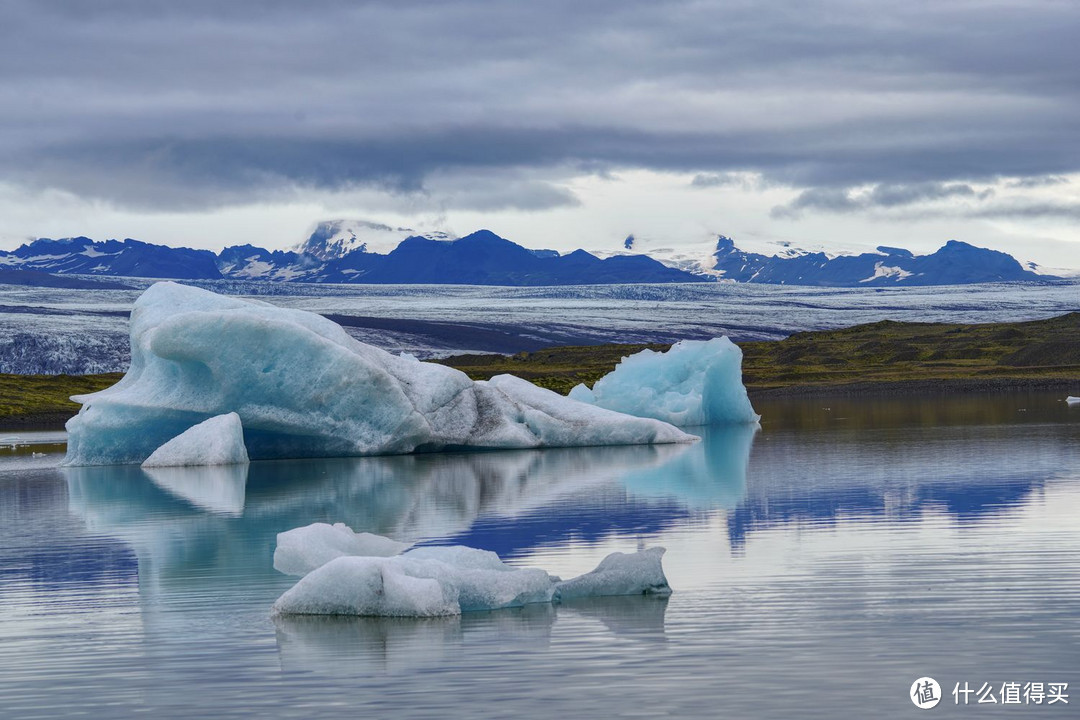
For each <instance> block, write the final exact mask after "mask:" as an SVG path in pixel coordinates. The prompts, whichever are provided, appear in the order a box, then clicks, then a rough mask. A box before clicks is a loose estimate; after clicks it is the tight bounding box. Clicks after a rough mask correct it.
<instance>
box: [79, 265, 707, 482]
mask: <svg viewBox="0 0 1080 720" xmlns="http://www.w3.org/2000/svg"><path fill="white" fill-rule="evenodd" d="M130 334H131V367H130V368H129V369H128V372H127V374H126V375H125V376H124V377H123V378H122V379H121V380H120V382H118V383H117V384H116V385H114V386H112V387H110V388H108V389H106V390H103V391H101V392H98V393H94V394H92V395H83V396H76V397H75V398H73V399H75V400H76V401H77V402H81V403H82V404H83V408H82V409H81V410H80V412H79V414H78V415H77V416H75V417H74V418H72V419H71V420H69V421H68V424H67V429H68V454H67V458H66V459H65V463H66V464H68V465H108V464H119V463H140V462H142V461H143V460H145V459H146V458H147V457H148V456H150V454H151V453H152V452H154V450H155V449H157V448H158V447H159V446H160V445H162V444H163V443H165V442H166V441H168V440H170V439H171V438H174V437H176V436H177V435H179V434H181V433H183V432H184V431H186V430H188V429H189V428H191V427H192V426H194V425H196V424H198V423H200V422H202V421H204V420H206V419H208V418H211V417H214V416H216V415H223V414H227V413H236V414H237V415H238V416H239V418H240V420H241V422H242V424H243V439H244V444H245V445H246V447H247V452H248V455H249V457H250V458H251V459H253V460H257V459H268V458H286V457H334V456H357V455H380V454H398V453H411V452H421V451H434V450H441V449H454V448H536V447H554V446H587V445H630V444H647V443H678V442H693V441H694V440H695V439H696V438H695V437H694V436H693V435H688V434H686V433H684V432H682V431H681V430H678V429H677V428H675V427H673V426H671V425H669V424H667V423H664V422H660V421H657V420H654V419H646V418H640V417H631V416H629V415H624V414H620V413H618V412H612V411H610V410H604V409H602V408H598V407H592V406H589V405H587V404H583V403H579V402H577V401H575V400H572V399H568V398H565V397H563V396H561V395H558V394H557V393H554V392H550V391H548V390H543V389H541V388H538V387H535V386H533V385H531V384H530V383H527V382H525V381H523V380H519V379H517V378H512V377H509V376H500V377H496V378H492V379H491V380H489V381H487V382H473V381H472V380H470V379H469V378H468V376H466V375H465V374H464V373H462V372H460V371H458V370H454V369H453V368H449V367H446V366H443V365H437V364H434V363H424V362H420V361H418V360H416V359H415V358H411V357H402V356H396V355H391V354H390V353H388V352H386V351H384V350H380V349H379V348H376V347H372V346H370V345H366V344H364V343H361V342H358V341H357V340H355V339H353V338H351V337H350V336H349V335H348V334H347V333H346V332H345V331H344V330H343V329H342V328H341V327H340V326H338V325H337V324H335V323H333V322H332V321H330V320H327V319H326V318H324V317H321V316H319V315H315V314H313V313H308V312H304V311H301V310H291V309H283V308H278V307H274V306H272V305H268V304H266V303H263V302H259V301H252V300H243V299H239V298H234V297H223V296H220V295H216V294H214V293H212V292H209V291H206V290H201V289H198V288H193V287H188V286H184V285H178V284H176V283H171V282H163V283H157V284H155V285H153V286H151V287H150V288H149V289H147V290H146V292H144V293H143V295H142V296H141V297H140V298H139V299H138V300H137V301H136V303H135V307H134V309H133V311H132V313H131V326H130Z"/></svg>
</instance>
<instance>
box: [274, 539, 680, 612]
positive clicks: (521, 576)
mask: <svg viewBox="0 0 1080 720" xmlns="http://www.w3.org/2000/svg"><path fill="white" fill-rule="evenodd" d="M310 527H315V526H309V528H310ZM335 527H338V526H335ZM340 527H344V526H340ZM300 529H301V530H307V529H308V528H300ZM346 530H347V528H346ZM292 532H295V531H292ZM288 534H289V533H282V534H281V535H279V536H278V551H279V552H280V551H281V540H282V537H284V536H288ZM297 537H300V536H297ZM375 537H377V536H375ZM383 539H384V540H385V538H383ZM388 542H392V541H388ZM663 554H664V549H663V548H651V549H649V550H644V551H641V552H637V553H633V554H629V555H627V554H623V553H612V554H611V555H609V556H607V557H606V558H604V560H603V561H601V563H600V565H598V566H597V568H596V569H595V570H593V571H592V572H590V573H586V574H585V575H582V576H580V577H577V578H574V579H573V580H569V581H567V582H560V580H559V578H557V577H554V576H552V575H548V574H547V573H546V572H544V571H543V570H540V569H538V568H521V569H518V568H515V567H513V566H511V565H507V564H506V563H504V562H503V561H502V560H500V559H499V556H498V555H496V554H495V553H493V552H490V551H486V550H478V549H476V548H470V547H464V546H460V545H457V546H452V547H420V548H414V549H412V550H409V551H407V552H405V553H403V554H401V555H395V556H394V557H358V556H355V555H350V556H342V557H337V558H335V559H333V560H330V561H329V562H327V563H326V564H325V565H322V566H321V567H317V568H315V569H313V570H311V571H310V572H309V573H308V574H307V575H305V576H304V577H303V578H301V579H300V581H299V582H297V583H296V585H294V586H293V587H292V588H291V589H290V590H288V591H286V592H285V593H284V594H283V595H282V596H281V597H280V598H278V601H277V602H276V603H274V607H273V612H274V613H275V614H296V615H376V616H387V617H429V616H437V615H456V614H459V613H462V612H470V611H475V610H498V609H501V608H509V607H521V606H523V605H531V604H534V603H546V602H552V601H558V600H559V599H560V598H562V599H574V598H583V597H602V596H607V595H641V594H668V593H670V592H671V588H670V587H669V586H668V583H667V578H665V577H664V570H663V568H662V567H661V564H660V560H661V557H663ZM274 567H277V568H278V569H279V570H283V568H282V567H279V565H278V553H275V554H274ZM283 571H285V572H288V570H283ZM564 589H565V590H564Z"/></svg>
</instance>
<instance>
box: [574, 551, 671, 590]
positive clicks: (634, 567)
mask: <svg viewBox="0 0 1080 720" xmlns="http://www.w3.org/2000/svg"><path fill="white" fill-rule="evenodd" d="M664 552H665V550H664V548H662V547H654V548H649V549H648V550H641V551H639V552H636V553H630V554H627V553H620V552H616V553H611V554H610V555H608V556H607V557H606V558H604V559H603V560H601V561H600V564H599V565H597V566H596V569H595V570H593V571H592V572H588V573H585V574H584V575H579V576H577V577H576V578H573V579H572V580H567V581H566V582H561V583H558V584H557V585H556V586H555V589H556V593H557V595H558V597H559V599H561V600H573V599H574V598H586V597H606V596H610V595H670V594H671V586H670V585H668V581H667V577H665V575H664V567H663V565H662V564H661V559H662V558H663V557H664Z"/></svg>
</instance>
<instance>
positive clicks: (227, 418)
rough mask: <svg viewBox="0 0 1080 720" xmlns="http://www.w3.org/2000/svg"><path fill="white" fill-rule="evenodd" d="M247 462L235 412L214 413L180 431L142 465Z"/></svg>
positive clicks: (242, 435) (150, 466) (240, 425)
mask: <svg viewBox="0 0 1080 720" xmlns="http://www.w3.org/2000/svg"><path fill="white" fill-rule="evenodd" d="M246 462H248V454H247V448H246V447H244V428H243V425H242V424H241V422H240V416H239V415H237V414H236V413H234V412H232V413H227V414H225V415H215V416H214V417H212V418H210V419H209V420H203V421H202V422H201V423H199V424H198V425H193V426H191V427H190V428H188V429H187V430H185V431H184V432H182V433H180V434H179V435H177V436H176V437H174V438H173V439H172V440H169V441H168V442H166V443H165V444H164V445H162V446H161V447H159V448H158V449H157V450H155V451H154V452H152V453H150V457H148V458H146V460H144V461H143V463H142V466H143V467H144V468H152V467H178V466H188V465H242V464H244V463H246Z"/></svg>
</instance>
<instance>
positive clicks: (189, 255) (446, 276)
mask: <svg viewBox="0 0 1080 720" xmlns="http://www.w3.org/2000/svg"><path fill="white" fill-rule="evenodd" d="M317 232H318V231H317ZM715 258H716V265H715V268H714V274H715V275H719V277H720V278H721V279H723V280H731V281H735V282H745V283H770V284H782V285H812V286H825V287H885V286H903V285H955V284H967V283H982V282H1001V281H1018V282H1045V281H1053V280H1057V279H1058V278H1054V277H1051V276H1046V275H1039V274H1036V273H1034V272H1031V271H1030V270H1027V269H1025V268H1024V267H1023V266H1022V265H1021V264H1020V263H1019V262H1017V261H1016V259H1014V258H1013V257H1012V256H1011V255H1008V254H1006V253H1003V252H998V251H995V250H987V249H984V248H978V247H975V246H973V245H969V244H968V243H964V242H958V241H956V240H950V241H949V242H948V243H946V244H945V245H944V246H943V247H942V248H940V249H939V250H937V251H936V252H934V253H932V254H929V255H915V254H913V253H911V252H910V251H908V250H903V249H900V248H893V247H886V246H881V247H879V248H878V249H877V252H874V253H863V254H861V255H841V256H834V257H830V256H828V255H825V254H824V253H792V254H790V255H786V256H776V255H762V254H758V253H749V252H744V251H742V250H739V249H738V248H737V247H736V246H735V242H734V241H733V240H732V239H731V238H728V237H725V236H723V235H721V236H719V239H718V241H717V247H716V252H715ZM0 267H3V268H5V269H6V270H9V271H36V272H43V273H54V274H59V275H66V274H78V275H103V276H121V277H143V278H162V279H174V280H217V279H237V280H244V279H252V280H278V281H291V282H311V283H319V282H329V283H362V284H421V283H431V284H462V285H510V286H537V285H604V284H623V283H678V282H703V281H712V280H714V279H715V278H714V276H710V275H704V274H695V273H691V272H687V271H684V270H680V269H676V268H672V267H668V266H667V265H664V264H662V263H660V262H659V261H657V260H655V259H653V258H651V257H649V256H648V255H615V256H612V257H608V258H604V259H601V258H599V257H596V256H595V255H592V254H590V253H588V252H586V251H584V250H575V251H574V252H571V253H567V254H565V255H561V254H559V253H557V252H555V251H553V250H531V249H528V248H525V247H523V246H521V245H518V244H516V243H514V242H511V241H509V240H507V239H505V238H502V237H499V236H498V235H496V234H495V233H493V232H491V231H489V230H479V231H477V232H474V233H472V234H471V235H467V236H465V237H462V238H459V239H456V240H447V239H435V238H431V237H423V236H412V237H407V238H405V239H404V240H402V241H401V242H400V243H399V244H398V245H397V247H395V248H394V249H393V250H392V251H390V252H389V253H387V254H379V253H374V252H368V251H366V249H364V248H358V249H355V250H352V251H351V252H345V253H344V254H340V255H334V256H329V257H327V256H325V255H324V256H322V257H316V256H315V255H314V254H309V253H305V252H297V251H293V250H274V251H270V250H266V249H264V248H261V247H258V246H255V245H250V244H246V245H233V246H230V247H227V248H225V249H224V250H222V251H221V252H220V253H217V254H215V253H213V252H211V251H209V250H193V249H190V248H183V247H179V248H177V247H170V246H166V245H154V244H151V243H146V242H141V241H138V240H133V239H130V238H128V239H126V240H122V241H121V240H106V241H99V242H95V241H93V240H91V239H90V238H87V237H74V238H64V239H59V240H52V239H49V238H40V239H38V240H34V241H33V242H30V243H27V244H24V245H22V246H20V247H19V248H18V249H16V250H13V251H0ZM22 277H27V276H22ZM28 279H29V278H28Z"/></svg>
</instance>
